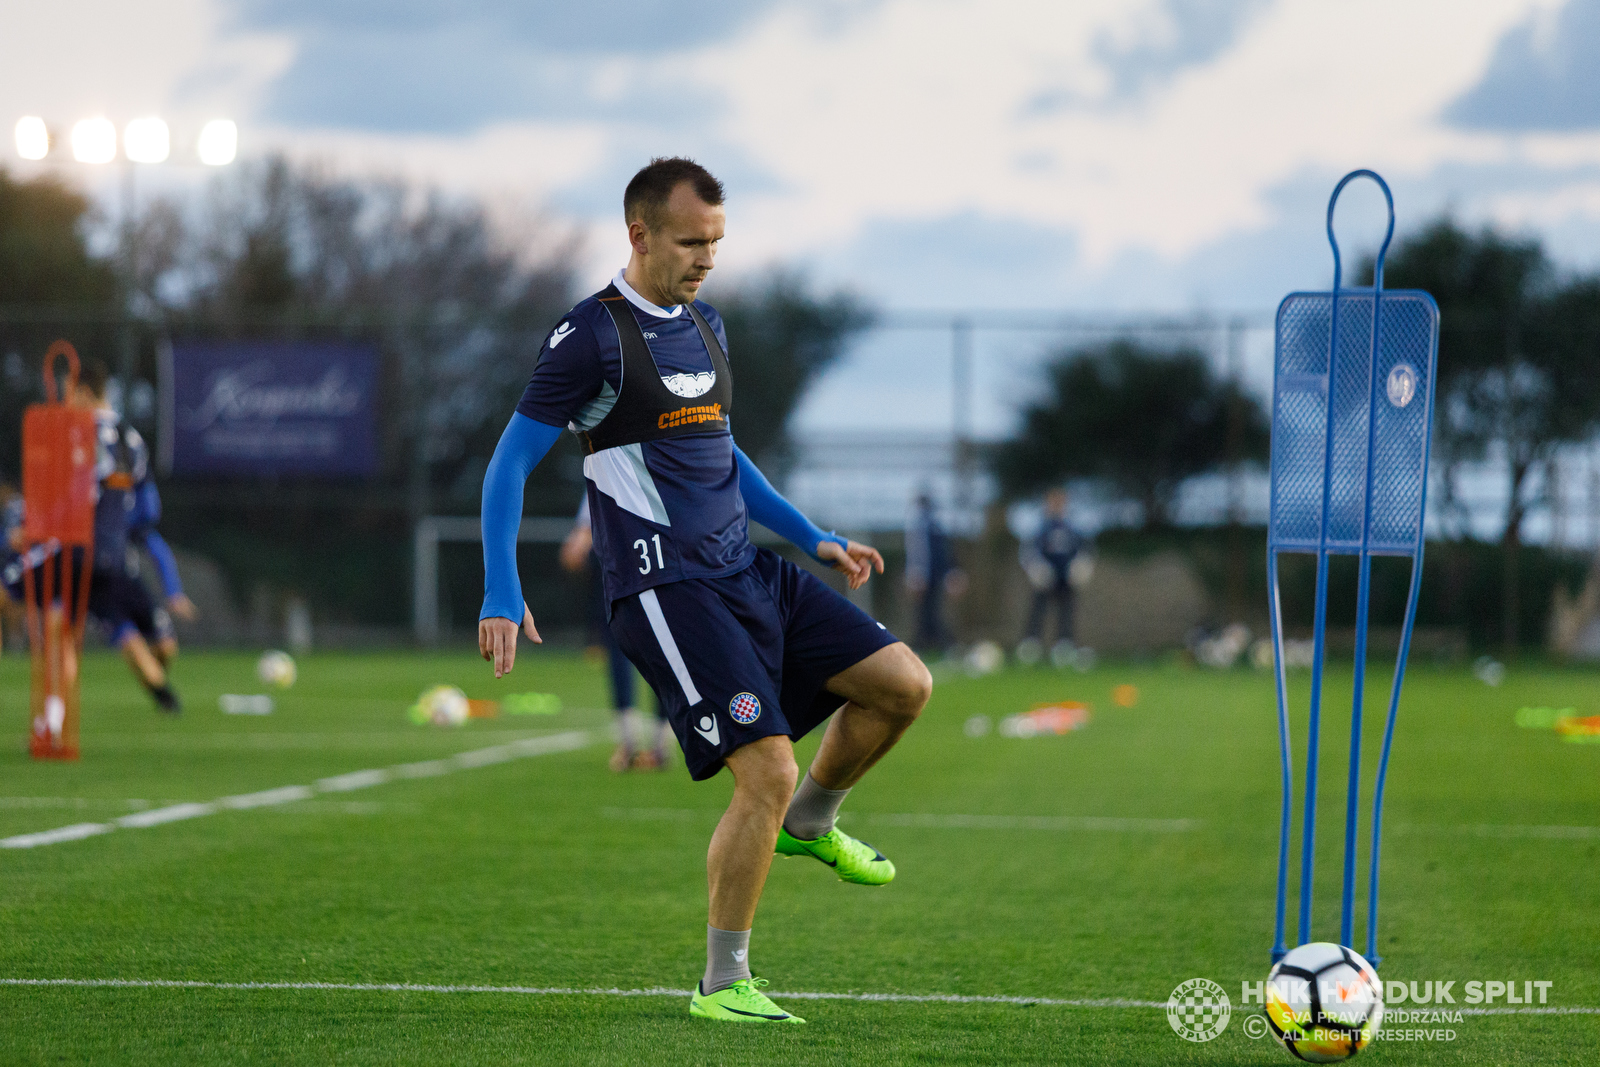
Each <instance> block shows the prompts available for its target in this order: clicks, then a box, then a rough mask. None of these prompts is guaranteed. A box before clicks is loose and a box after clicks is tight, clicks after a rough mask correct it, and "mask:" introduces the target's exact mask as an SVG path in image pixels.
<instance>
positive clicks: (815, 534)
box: [733, 445, 849, 563]
mask: <svg viewBox="0 0 1600 1067" xmlns="http://www.w3.org/2000/svg"><path fill="white" fill-rule="evenodd" d="M733 455H734V459H735V461H736V462H737V463H738V464H739V491H740V492H741V493H742V494H743V495H744V503H745V507H747V508H749V509H750V517H751V518H752V519H754V520H756V521H757V522H759V523H760V524H761V525H763V526H765V527H766V528H767V529H769V530H771V531H772V532H773V533H775V534H777V535H778V536H779V537H782V538H783V539H784V540H786V541H790V542H793V544H794V545H795V546H796V547H797V548H799V549H801V550H802V551H803V552H805V554H806V555H808V556H810V557H811V558H812V559H816V560H817V562H818V563H820V562H822V561H821V560H820V559H817V545H819V544H821V543H822V542H823V541H832V542H834V543H835V544H837V545H838V546H839V547H840V548H843V547H845V545H847V544H848V543H849V542H847V541H846V540H845V539H844V538H842V537H840V536H839V535H838V534H836V533H829V532H824V531H823V530H821V529H819V528H818V527H817V525H816V523H814V522H812V521H811V520H810V519H808V518H806V517H805V516H804V515H802V514H800V509H799V508H797V507H795V506H794V505H793V504H791V503H789V502H788V501H787V500H785V499H783V497H782V496H780V495H779V493H778V491H777V490H776V489H774V488H772V483H771V482H769V481H767V476H766V475H765V474H762V473H761V471H760V469H759V468H757V467H756V465H755V464H754V463H751V462H750V457H749V456H747V455H745V454H744V450H743V449H741V448H740V447H739V446H738V445H734V446H733Z"/></svg>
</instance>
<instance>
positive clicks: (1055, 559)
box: [1017, 488, 1088, 664]
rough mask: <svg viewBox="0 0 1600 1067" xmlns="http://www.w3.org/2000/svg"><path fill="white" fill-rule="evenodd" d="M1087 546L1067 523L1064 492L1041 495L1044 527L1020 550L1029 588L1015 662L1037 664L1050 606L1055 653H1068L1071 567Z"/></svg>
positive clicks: (1072, 594) (1041, 653)
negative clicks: (1030, 598)
mask: <svg viewBox="0 0 1600 1067" xmlns="http://www.w3.org/2000/svg"><path fill="white" fill-rule="evenodd" d="M1087 543H1088V542H1087V541H1086V540H1085V539H1084V536H1083V534H1081V533H1079V532H1078V531H1077V530H1075V529H1073V528H1072V526H1071V524H1069V523H1068V522H1067V491H1066V490H1065V489H1060V488H1057V489H1051V490H1050V491H1049V492H1048V493H1046V494H1045V495H1044V524H1043V525H1042V526H1041V527H1040V528H1039V532H1038V533H1037V534H1035V535H1034V536H1033V537H1030V538H1028V539H1027V540H1026V541H1024V542H1022V546H1021V553H1020V554H1021V556H1022V569H1023V571H1024V572H1025V573H1026V574H1027V576H1028V584H1029V585H1031V586H1033V605H1032V607H1031V608H1030V609H1029V611H1028V627H1027V629H1026V630H1024V631H1023V636H1022V641H1021V642H1020V643H1019V644H1018V645H1017V659H1019V660H1020V661H1022V662H1023V663H1026V664H1034V663H1038V662H1039V660H1040V659H1041V658H1042V657H1043V655H1044V643H1043V640H1042V639H1043V637H1044V618H1045V613H1046V612H1047V611H1048V610H1049V609H1050V607H1051V606H1052V605H1053V606H1054V607H1055V609H1056V634H1055V647H1056V652H1057V653H1058V654H1065V652H1066V651H1070V649H1071V647H1072V642H1073V638H1074V635H1073V629H1072V616H1073V607H1074V604H1073V601H1074V599H1075V597H1074V587H1073V586H1074V583H1073V578H1074V574H1073V570H1074V568H1073V563H1074V562H1075V561H1076V560H1077V559H1078V554H1079V553H1080V552H1082V551H1083V549H1084V546H1085V545H1086V544H1087ZM1058 658H1059V655H1058Z"/></svg>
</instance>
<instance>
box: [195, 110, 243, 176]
mask: <svg viewBox="0 0 1600 1067" xmlns="http://www.w3.org/2000/svg"><path fill="white" fill-rule="evenodd" d="M195 150H196V151H197V152H198V153H199V155H200V162H202V163H204V164H205V165H206V166H208V167H225V166H227V165H228V164H229V163H232V162H233V159H234V157H235V156H237V155H238V154H239V127H238V126H237V125H235V124H234V122H233V120H232V119H212V120H211V121H210V122H208V123H206V124H205V126H204V127H202V128H201V130H200V142H199V144H197V145H196V146H195Z"/></svg>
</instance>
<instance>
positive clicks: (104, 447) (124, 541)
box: [94, 408, 150, 570]
mask: <svg viewBox="0 0 1600 1067" xmlns="http://www.w3.org/2000/svg"><path fill="white" fill-rule="evenodd" d="M94 421H95V429H96V431H97V433H98V438H99V439H98V441H97V446H96V449H95V478H96V480H97V482H98V483H99V488H98V492H99V497H98V499H96V501H95V507H94V566H95V569H96V570H121V569H124V568H126V567H127V557H128V526H129V518H130V516H131V514H132V512H133V510H134V504H135V501H136V497H137V494H138V491H139V488H140V487H141V486H142V485H144V483H145V482H146V481H147V480H148V479H149V477H150V450H149V448H147V447H146V446H145V443H144V438H143V437H142V436H140V434H139V431H138V430H135V429H134V428H133V427H132V426H124V425H123V424H122V419H121V418H120V417H119V416H118V415H117V413H116V412H115V411H112V410H111V409H110V408H98V409H96V411H95V413H94Z"/></svg>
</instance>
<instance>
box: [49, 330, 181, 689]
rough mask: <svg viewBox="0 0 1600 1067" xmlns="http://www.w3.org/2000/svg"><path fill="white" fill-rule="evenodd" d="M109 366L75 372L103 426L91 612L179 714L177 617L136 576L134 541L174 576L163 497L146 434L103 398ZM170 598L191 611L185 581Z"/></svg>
mask: <svg viewBox="0 0 1600 1067" xmlns="http://www.w3.org/2000/svg"><path fill="white" fill-rule="evenodd" d="M109 381H110V371H109V370H108V368H107V367H106V365H105V364H104V363H103V362H101V361H100V360H97V359H90V360H86V361H85V363H84V373H83V376H82V377H81V378H79V380H78V388H77V392H76V394H75V395H74V397H73V400H74V402H75V403H77V404H79V405H80V406H82V407H87V408H92V409H93V410H94V417H95V425H96V427H97V431H98V440H97V442H96V465H97V466H96V472H95V473H96V477H97V478H98V482H99V494H100V495H99V499H98V500H97V501H96V502H95V511H94V563H93V568H92V570H91V572H90V577H89V614H90V615H92V616H94V618H95V619H96V620H98V621H99V623H100V625H101V627H102V628H103V629H104V630H105V634H106V640H107V642H108V643H109V644H110V645H111V646H112V647H113V648H115V649H117V650H118V651H120V652H121V653H122V657H123V659H125V660H126V661H127V662H128V666H129V668H130V669H132V671H133V674H134V677H136V678H138V679H139V682H140V684H142V685H143V686H144V687H145V688H146V689H148V690H149V691H150V695H151V696H152V697H153V698H154V699H155V702H156V705H157V706H158V707H159V708H161V710H162V711H165V712H170V713H172V714H176V713H177V712H178V711H179V710H181V708H182V703H181V701H180V700H179V699H178V694H177V693H176V692H174V691H173V688H172V685H171V682H170V679H169V678H168V676H167V665H168V664H169V663H171V661H172V659H173V657H174V656H176V655H177V654H178V640H177V638H176V637H175V636H174V635H173V632H172V618H171V616H169V615H168V614H167V611H166V609H164V608H161V607H157V606H156V605H155V604H154V603H153V602H152V601H151V599H150V591H149V590H148V589H146V588H145V585H144V583H143V582H142V581H140V580H139V575H138V568H137V564H136V562H135V557H134V555H133V551H134V545H135V544H137V543H141V542H142V543H143V544H145V545H146V546H147V547H149V546H151V545H152V537H153V538H154V542H153V544H154V547H153V548H152V555H153V556H155V558H156V560H157V569H158V570H160V571H161V572H162V579H163V582H164V583H165V582H166V581H167V578H168V574H169V572H170V575H171V579H172V581H173V582H174V583H175V582H176V579H177V566H176V564H175V562H174V561H173V560H172V553H171V550H170V549H168V548H167V545H166V542H165V541H163V540H161V537H160V535H159V534H156V533H155V530H154V523H155V520H156V519H158V518H159V517H160V514H161V505H160V498H159V497H157V496H155V487H154V486H153V485H151V484H150V482H149V478H150V452H149V449H148V448H146V447H145V443H144V438H143V437H141V436H140V435H139V431H138V430H135V429H134V428H133V427H131V426H124V425H123V424H122V419H121V417H120V416H119V415H118V414H117V412H116V410H115V409H114V408H112V407H111V405H110V404H109V403H108V402H107V401H106V384H107V383H108V382H109ZM167 593H168V598H169V603H170V604H171V605H172V607H173V608H174V610H176V611H177V612H178V613H179V614H180V617H183V618H193V617H194V605H193V604H191V603H190V602H189V598H188V597H186V596H184V595H183V591H182V589H181V588H177V589H176V590H174V589H173V588H172V587H171V586H169V587H168V590H167Z"/></svg>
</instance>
